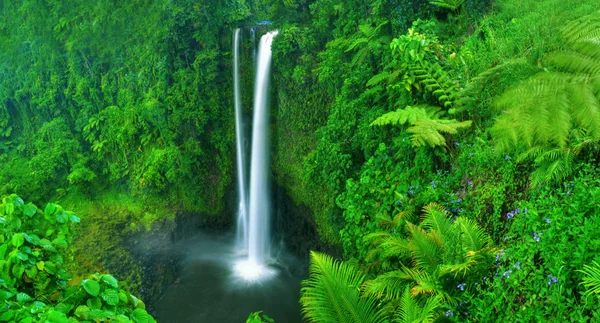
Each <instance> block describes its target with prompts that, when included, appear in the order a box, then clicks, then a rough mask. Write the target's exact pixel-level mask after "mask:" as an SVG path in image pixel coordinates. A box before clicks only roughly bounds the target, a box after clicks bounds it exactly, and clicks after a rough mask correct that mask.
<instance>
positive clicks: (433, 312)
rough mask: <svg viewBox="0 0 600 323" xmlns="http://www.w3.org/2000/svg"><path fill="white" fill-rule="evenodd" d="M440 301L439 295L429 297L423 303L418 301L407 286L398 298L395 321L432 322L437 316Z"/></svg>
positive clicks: (401, 322) (410, 322)
mask: <svg viewBox="0 0 600 323" xmlns="http://www.w3.org/2000/svg"><path fill="white" fill-rule="evenodd" d="M441 305H442V303H441V302H440V298H439V297H430V298H428V299H427V302H426V303H425V305H423V306H421V304H419V302H417V300H416V299H415V298H413V297H411V294H410V292H409V289H408V287H407V288H406V290H405V291H404V293H403V294H402V298H401V299H400V307H399V308H398V311H397V312H396V319H395V320H394V322H396V323H421V322H434V321H435V320H436V319H437V318H438V317H439V310H438V309H439V308H440V307H441Z"/></svg>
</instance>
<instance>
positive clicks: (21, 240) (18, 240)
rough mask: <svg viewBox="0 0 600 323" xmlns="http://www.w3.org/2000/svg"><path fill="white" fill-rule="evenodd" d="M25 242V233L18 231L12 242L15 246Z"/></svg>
mask: <svg viewBox="0 0 600 323" xmlns="http://www.w3.org/2000/svg"><path fill="white" fill-rule="evenodd" d="M24 242H25V238H24V237H23V235H22V234H21V233H17V234H15V235H14V236H13V237H12V244H13V246H15V247H17V248H19V247H20V246H22V245H23V243H24Z"/></svg>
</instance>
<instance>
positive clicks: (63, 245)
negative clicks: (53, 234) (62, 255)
mask: <svg viewBox="0 0 600 323" xmlns="http://www.w3.org/2000/svg"><path fill="white" fill-rule="evenodd" d="M52 244H53V245H55V246H57V247H61V248H67V247H68V244H67V240H65V239H64V238H56V239H54V240H52Z"/></svg>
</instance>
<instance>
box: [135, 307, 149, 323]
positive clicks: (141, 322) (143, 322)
mask: <svg viewBox="0 0 600 323" xmlns="http://www.w3.org/2000/svg"><path fill="white" fill-rule="evenodd" d="M131 318H132V319H133V321H134V322H136V323H148V322H149V321H150V320H149V318H150V315H148V313H147V312H146V310H144V309H141V308H136V309H135V310H134V311H133V313H131Z"/></svg>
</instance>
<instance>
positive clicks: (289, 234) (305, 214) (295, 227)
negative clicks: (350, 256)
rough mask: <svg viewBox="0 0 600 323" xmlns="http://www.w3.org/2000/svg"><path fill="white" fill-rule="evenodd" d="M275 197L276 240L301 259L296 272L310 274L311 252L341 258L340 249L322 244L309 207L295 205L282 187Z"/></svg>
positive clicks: (276, 189)
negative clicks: (319, 252)
mask: <svg viewBox="0 0 600 323" xmlns="http://www.w3.org/2000/svg"><path fill="white" fill-rule="evenodd" d="M274 195H275V198H274V204H275V205H274V210H277V216H276V217H275V218H276V219H275V225H274V228H275V232H274V239H275V240H276V241H283V243H284V247H285V248H286V249H287V250H288V251H289V252H291V253H292V254H293V255H295V256H296V257H298V258H299V260H300V264H302V265H301V266H299V268H295V270H297V271H298V272H302V273H306V272H308V265H309V256H310V251H311V250H314V251H321V252H325V253H328V254H330V255H332V256H334V257H338V258H339V257H340V256H341V249H340V248H339V247H336V246H329V245H327V244H325V243H323V242H321V240H320V239H319V235H318V233H317V228H316V224H315V222H314V216H313V214H312V211H311V210H310V209H309V208H308V207H306V206H304V205H296V204H294V201H293V200H292V199H291V198H290V197H289V196H287V195H286V194H285V191H284V189H283V188H282V187H281V186H278V185H275V194H274Z"/></svg>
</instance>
